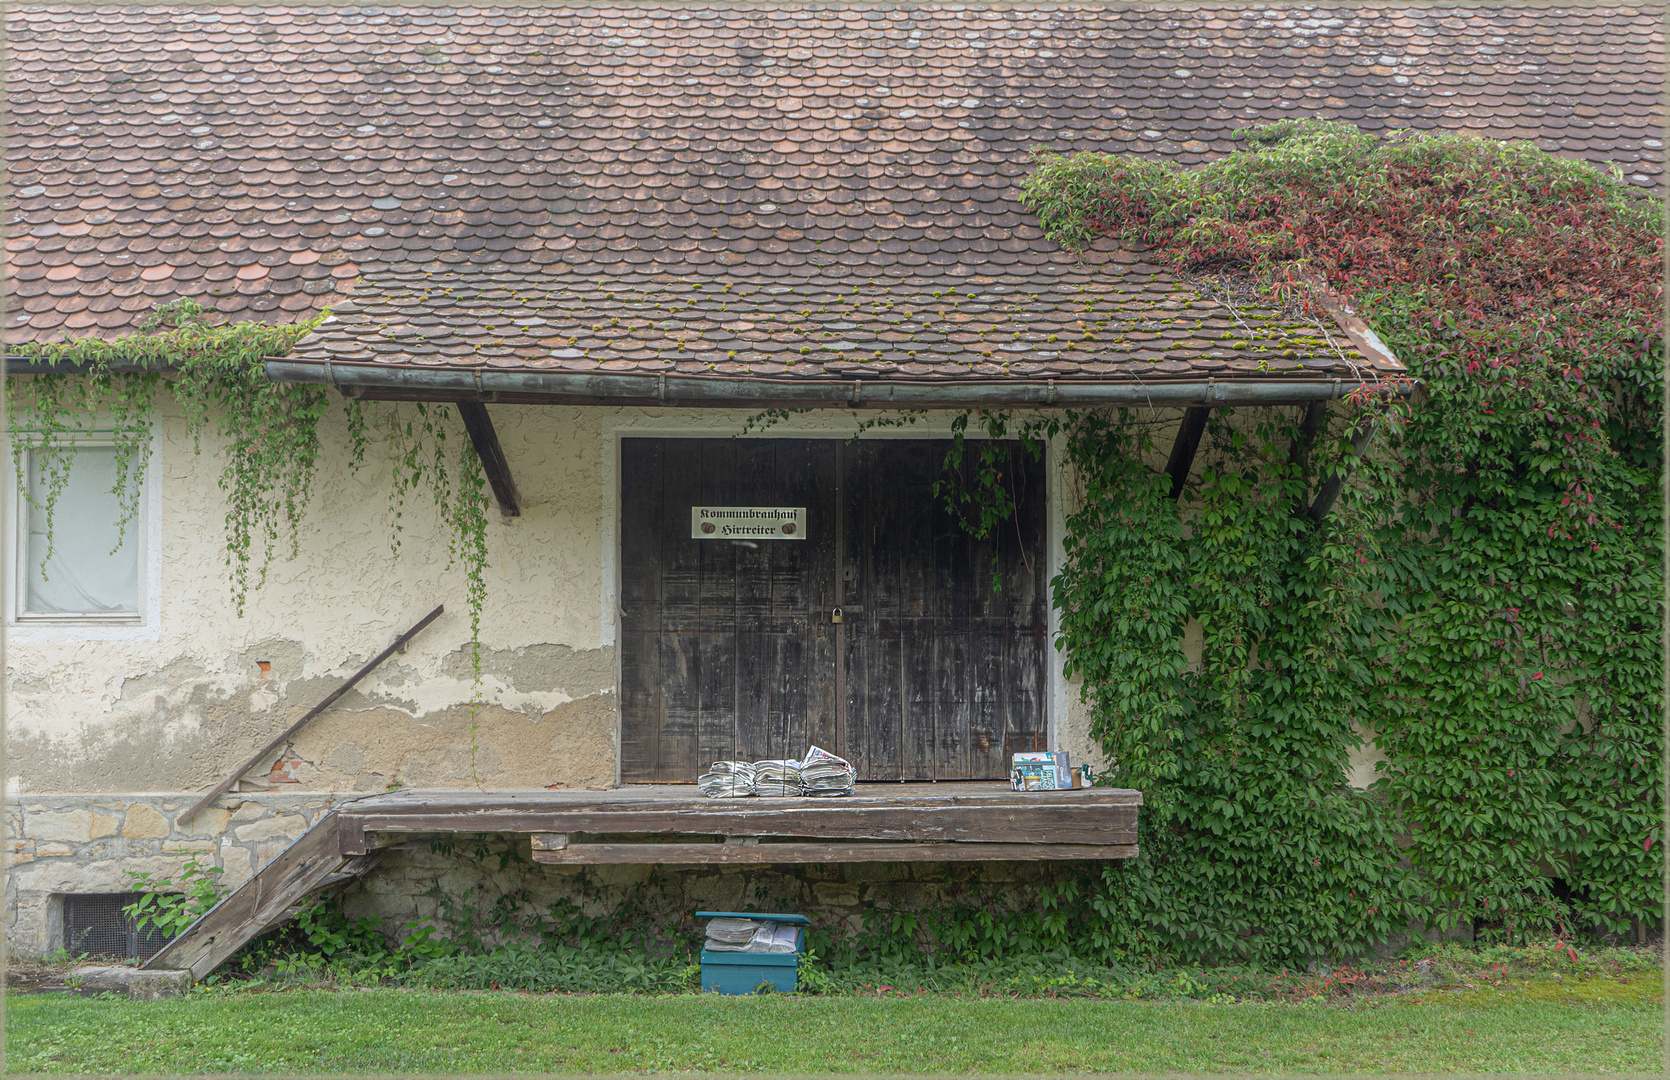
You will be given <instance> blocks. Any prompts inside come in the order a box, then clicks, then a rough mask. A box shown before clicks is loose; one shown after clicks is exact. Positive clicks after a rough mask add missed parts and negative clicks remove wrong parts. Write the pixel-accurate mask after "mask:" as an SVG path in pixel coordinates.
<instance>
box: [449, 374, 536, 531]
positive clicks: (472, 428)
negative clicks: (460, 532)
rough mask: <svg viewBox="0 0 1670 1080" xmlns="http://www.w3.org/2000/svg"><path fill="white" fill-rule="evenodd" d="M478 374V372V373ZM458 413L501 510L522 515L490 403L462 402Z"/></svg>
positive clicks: (517, 515) (501, 511) (511, 515)
mask: <svg viewBox="0 0 1670 1080" xmlns="http://www.w3.org/2000/svg"><path fill="white" fill-rule="evenodd" d="M478 374H479V373H478ZM457 405H458V415H459V416H460V417H462V418H463V420H464V430H465V431H467V432H469V433H470V442H472V443H474V444H475V452H476V456H477V457H479V458H480V459H481V467H482V470H483V471H485V472H486V473H487V483H488V485H489V486H491V487H492V489H493V498H495V499H497V500H498V503H499V513H501V514H503V515H504V516H505V517H520V516H521V513H522V505H521V500H520V497H519V496H518V495H517V492H516V481H514V480H512V479H511V478H510V464H509V463H508V462H507V461H505V457H504V448H503V447H501V446H500V445H499V434H498V432H497V431H494V430H493V421H492V419H491V418H490V417H488V415H487V406H486V405H483V404H482V403H481V402H479V401H460V402H458V403H457Z"/></svg>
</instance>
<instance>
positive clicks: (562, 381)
mask: <svg viewBox="0 0 1670 1080" xmlns="http://www.w3.org/2000/svg"><path fill="white" fill-rule="evenodd" d="M267 377H268V378H269V379H271V380H273V381H274V382H291V383H312V384H315V385H325V386H335V387H337V388H339V389H340V390H341V391H342V392H343V393H344V394H346V395H348V396H349V397H358V398H366V399H380V400H395V401H496V402H505V403H512V404H513V403H527V404H541V403H546V404H575V405H604V404H608V405H651V406H654V405H666V406H679V407H692V406H694V407H716V408H723V407H736V406H756V405H760V404H770V405H778V406H796V407H806V408H831V409H854V408H865V409H935V408H938V409H962V408H969V407H971V406H982V405H1003V406H1010V407H1039V406H1042V407H1049V406H1094V405H1164V406H1173V407H1175V406H1184V405H1207V406H1212V405H1296V404H1301V403H1304V402H1311V401H1334V400H1337V399H1339V398H1343V397H1345V396H1346V395H1347V394H1350V393H1351V392H1352V391H1353V390H1356V389H1358V388H1359V387H1362V386H1367V385H1374V384H1375V382H1376V380H1363V379H1335V378H1329V379H1316V378H1303V377H1294V378H1287V377H1281V376H1277V377H1274V378H1263V379H1258V378H1232V379H1219V378H1207V379H1198V378H1197V379H1190V380H1173V381H1157V382H1139V381H1137V380H1135V379H1125V380H1120V381H1117V382H1116V381H1112V380H1088V379H1078V380H1075V379H1045V380H1039V379H1033V380H1022V379H1019V378H1017V379H997V380H984V381H982V380H973V379H956V380H951V379H945V380H936V381H931V382H930V381H910V380H889V379H885V378H881V379H840V380H837V379H827V378H818V379H811V378H807V379H782V378H768V377H744V376H734V375H683V374H665V375H650V374H637V373H633V374H624V373H618V374H617V373H614V372H575V371H527V370H505V369H491V368H490V369H460V368H414V367H405V366H400V367H396V366H394V365H382V364H342V363H331V362H323V363H320V362H313V361H299V360H283V359H276V360H268V361H267Z"/></svg>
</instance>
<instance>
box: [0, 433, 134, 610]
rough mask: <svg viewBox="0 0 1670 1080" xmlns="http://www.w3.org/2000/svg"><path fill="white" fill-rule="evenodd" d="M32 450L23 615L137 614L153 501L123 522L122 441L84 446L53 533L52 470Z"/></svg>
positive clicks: (22, 539) (21, 512)
mask: <svg viewBox="0 0 1670 1080" xmlns="http://www.w3.org/2000/svg"><path fill="white" fill-rule="evenodd" d="M25 456H26V458H27V460H26V461H25V463H24V464H25V466H26V469H25V476H24V480H25V482H26V483H27V484H28V495H29V497H28V498H24V497H23V493H22V492H19V493H18V496H19V497H18V500H17V516H16V518H15V520H16V521H17V522H18V523H19V525H20V529H19V532H20V535H19V536H18V543H17V549H16V550H17V554H18V559H17V564H18V565H17V582H18V587H17V590H16V596H17V601H18V602H17V618H18V619H19V620H36V619H102V620H124V619H126V620H136V619H138V618H139V617H140V612H141V604H142V601H143V597H142V595H141V590H142V585H143V581H144V574H143V573H142V568H143V567H144V561H143V558H142V552H141V548H142V547H143V546H144V537H145V531H146V530H145V528H144V524H145V522H144V516H145V512H146V507H145V504H144V502H143V501H141V504H140V517H139V518H138V519H135V520H133V521H129V522H128V523H127V526H126V528H125V529H123V528H120V527H119V523H120V522H121V519H122V509H121V506H120V503H119V500H118V499H117V496H116V495H115V493H114V492H113V491H112V488H113V487H114V486H115V483H116V448H115V447H114V446H111V445H109V444H100V443H96V442H84V443H79V444H78V445H77V447H76V452H75V459H74V463H73V465H72V466H71V468H70V474H69V484H68V486H67V487H65V488H64V490H63V491H62V492H61V493H60V494H59V496H58V502H57V505H56V507H55V508H54V510H53V516H52V535H51V537H50V538H49V537H48V535H47V521H46V511H45V509H44V506H45V503H46V484H47V477H45V476H44V475H43V471H42V469H41V463H40V462H39V461H37V460H36V456H35V455H34V454H27V455H25ZM49 539H50V541H51V542H50V543H49V542H48V541H49ZM49 551H50V555H49V554H48V553H49Z"/></svg>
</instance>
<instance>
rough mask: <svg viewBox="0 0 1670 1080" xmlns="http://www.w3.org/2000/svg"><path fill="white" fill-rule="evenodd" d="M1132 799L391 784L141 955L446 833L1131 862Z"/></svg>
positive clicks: (777, 854)
mask: <svg viewBox="0 0 1670 1080" xmlns="http://www.w3.org/2000/svg"><path fill="white" fill-rule="evenodd" d="M1141 807H1142V794H1141V793H1140V792H1136V791H1129V790H1126V789H1123V788H1088V789H1083V790H1078V791H1045V792H1015V791H1010V790H1009V787H1008V785H1007V784H1002V783H993V782H989V781H974V782H962V783H941V784H861V785H859V788H858V791H857V792H856V793H855V794H853V795H849V796H842V797H839V798H822V799H820V798H781V799H771V798H746V799H726V800H716V799H708V798H704V797H703V796H701V795H699V794H697V792H696V790H695V788H694V787H693V786H691V785H689V784H641V785H639V784H634V785H631V786H628V787H624V788H617V789H615V790H612V791H522V792H515V791H512V792H473V791H428V792H423V791H399V792H389V793H387V794H383V795H372V796H369V797H366V798H362V799H356V800H354V801H353V802H348V803H344V804H342V805H340V806H338V807H337V808H336V809H334V810H332V811H331V812H330V813H328V814H326V815H324V816H323V817H321V818H320V819H319V820H318V821H317V822H315V823H314V825H313V827H312V828H311V829H309V830H308V831H307V832H306V833H305V834H303V835H302V837H301V838H300V839H299V840H297V841H296V842H295V843H294V844H291V845H290V847H288V848H287V849H285V850H284V852H283V853H282V854H280V855H279V856H278V858H276V859H274V860H273V861H272V862H270V863H268V864H267V865H266V866H264V867H262V868H261V869H260V871H258V872H257V873H256V874H255V876H253V877H251V878H250V879H249V880H248V881H246V882H245V883H244V884H243V886H242V887H241V888H239V889H238V890H237V891H236V892H234V893H232V894H231V895H230V896H228V897H227V898H226V899H224V900H222V901H221V902H220V903H219V904H217V905H215V907H214V908H213V909H211V910H210V911H209V912H208V913H206V914H205V915H204V916H203V917H202V918H200V919H198V920H197V922H195V923H193V924H192V925H191V926H190V927H188V928H187V929H186V931H185V932H184V933H182V934H181V935H180V936H179V937H177V938H175V939H174V940H173V941H171V942H169V943H168V945H167V946H165V947H164V948H163V949H162V950H161V951H160V952H158V953H157V954H156V955H155V956H153V957H152V958H151V959H150V961H149V962H147V963H146V965H145V966H146V967H148V968H172V969H180V970H188V971H190V972H191V974H192V978H193V979H194V980H195V979H201V978H203V977H204V976H206V975H208V974H209V972H211V971H213V970H214V969H215V968H216V967H218V966H220V965H221V964H222V963H224V962H225V961H226V960H227V959H228V958H229V957H230V956H231V955H232V954H233V953H235V952H237V951H238V949H239V948H240V947H242V946H243V944H244V943H245V942H247V941H249V940H251V939H252V938H254V937H255V936H256V935H258V934H261V933H263V932H265V931H267V930H269V929H272V928H273V927H276V926H278V925H279V924H280V923H282V922H284V920H286V919H288V918H290V917H291V916H292V915H294V914H295V913H296V912H297V911H299V910H300V909H301V908H302V907H303V906H304V905H306V904H307V903H308V902H309V900H311V899H312V898H313V897H314V896H316V895H317V894H318V893H320V892H321V891H323V890H325V889H328V888H330V887H332V886H335V885H339V884H342V883H343V882H346V881H348V880H350V879H352V878H354V877H356V876H358V875H360V874H363V873H365V872H366V871H367V870H368V869H370V868H371V866H372V864H373V862H374V861H375V860H376V858H377V856H378V854H379V852H380V851H382V850H384V849H387V848H388V847H390V846H392V845H394V844H398V843H402V842H406V841H414V840H420V839H421V838H425V837H437V836H447V835H453V834H458V833H468V834H473V835H487V834H495V835H501V836H522V837H526V838H527V840H528V847H529V851H528V854H529V856H530V857H531V859H532V861H534V862H537V863H545V864H557V865H569V866H572V865H577V864H578V865H587V864H593V865H595V864H602V863H633V864H660V865H672V866H697V865H704V864H714V863H731V864H735V863H752V864H772V863H775V864H779V865H782V864H806V863H857V862H997V861H1014V860H1024V861H1036V860H1052V859H1082V860H1106V859H1129V858H1134V857H1135V856H1136V854H1137V815H1138V813H1139V811H1140V809H1141Z"/></svg>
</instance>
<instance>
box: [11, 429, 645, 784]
mask: <svg viewBox="0 0 1670 1080" xmlns="http://www.w3.org/2000/svg"><path fill="white" fill-rule="evenodd" d="M601 411H605V410H596V409H591V410H587V409H577V408H552V407H530V406H494V407H493V410H492V412H493V419H494V423H495V425H496V426H497V427H498V429H499V434H500V440H501V443H502V444H503V445H504V447H505V452H506V454H507V456H508V458H509V460H510V463H511V468H512V470H513V472H514V474H515V476H516V479H517V485H518V487H519V489H520V490H521V492H522V494H523V496H524V511H523V514H522V516H521V517H520V518H517V519H499V518H497V517H494V518H493V519H492V520H490V521H489V523H488V550H489V552H490V553H491V557H492V560H493V561H492V563H491V565H490V566H489V568H488V597H487V604H486V607H485V610H484V611H483V612H482V624H481V640H482V644H483V664H484V671H483V676H484V677H483V679H482V681H481V685H480V687H479V691H480V697H479V700H480V701H481V702H483V703H484V705H485V707H484V708H483V709H482V710H481V712H480V716H479V729H480V737H479V743H480V745H479V749H478V752H477V754H476V763H475V770H474V771H475V773H476V776H472V775H471V769H470V763H469V757H470V754H469V746H470V736H469V723H468V721H467V719H466V717H467V713H468V705H469V703H470V702H471V701H472V699H475V698H476V694H477V690H478V688H477V686H476V685H475V680H474V678H473V675H472V673H471V672H470V670H469V664H468V647H467V644H466V642H467V639H468V637H469V615H468V604H467V601H466V597H465V588H466V582H465V579H464V575H463V572H462V569H461V568H460V567H459V566H457V565H456V564H455V563H453V561H452V560H451V559H450V558H449V557H448V553H447V543H446V535H447V534H446V532H445V530H444V528H443V527H442V526H441V524H440V522H439V521H438V520H437V519H436V515H435V513H434V510H433V507H432V506H431V505H429V504H428V503H427V502H426V501H425V500H422V499H415V500H412V501H410V502H409V503H408V504H407V506H406V507H405V509H404V513H403V517H402V518H401V520H402V522H403V524H404V530H403V533H402V535H401V546H400V551H399V553H398V555H395V554H394V553H393V552H391V545H390V516H389V509H388V491H387V483H388V480H387V478H388V475H389V470H390V467H391V463H390V462H389V461H388V460H387V459H386V458H383V459H379V458H378V456H377V455H376V454H375V453H373V454H371V455H369V456H368V458H367V460H366V462H365V464H364V467H362V468H361V469H359V470H358V471H355V470H353V469H352V468H350V467H349V464H348V462H347V460H346V455H345V454H342V453H340V452H338V451H340V448H341V447H343V446H345V445H346V443H347V439H346V434H345V431H344V430H342V428H343V424H342V420H341V417H340V416H339V415H338V414H336V413H332V414H330V415H329V417H328V418H327V420H326V421H325V422H324V423H323V424H322V428H321V439H322V442H323V444H324V446H325V448H326V450H325V455H324V458H323V460H322V463H321V466H320V471H319V474H318V477H317V479H316V481H315V485H314V491H315V493H316V494H315V497H314V500H313V502H312V504H311V505H310V506H309V507H308V508H307V515H306V518H305V519H304V521H303V525H302V529H301V535H300V552H299V555H298V557H297V558H296V559H294V560H290V561H284V560H282V559H281V560H280V561H278V562H275V563H274V564H273V565H272V567H271V568H270V570H269V573H268V580H267V583H266V585H265V586H264V587H263V588H260V589H252V591H251V592H250V594H249V607H248V610H247V611H246V613H245V615H244V616H243V617H241V618H240V617H239V616H238V615H237V613H236V612H235V611H234V609H233V606H232V602H231V597H230V589H229V586H228V583H227V571H226V568H225V564H224V546H223V537H222V535H221V527H220V523H221V522H222V521H223V520H224V518H225V496H224V494H223V493H222V492H221V491H220V490H219V489H218V486H217V483H216V477H217V476H218V473H219V469H220V458H219V448H218V446H217V445H215V442H216V440H215V439H214V438H213V437H212V436H207V435H206V436H205V439H204V443H203V453H202V454H201V455H200V456H198V455H194V454H193V452H192V441H191V437H190V435H189V433H188V432H187V430H186V427H185V424H184V422H183V420H182V418H181V417H180V415H179V413H178V410H177V408H176V407H175V406H174V405H173V404H172V402H169V401H167V400H166V399H165V400H164V403H163V404H162V405H161V408H160V409H159V418H158V424H157V431H158V449H157V454H156V456H155V457H154V458H153V470H154V471H153V472H152V480H154V481H156V482H158V483H159V484H160V486H161V495H160V500H159V505H160V507H161V515H160V516H161V519H162V520H161V525H160V536H161V545H162V550H163V580H162V585H161V588H160V591H159V602H160V605H161V626H162V631H161V637H160V640H156V641H129V640H123V641H99V642H93V641H77V640H57V639H55V640H52V641H26V642H24V641H20V642H16V643H14V645H13V647H12V648H11V649H10V650H9V651H8V655H7V658H6V659H7V671H6V675H7V688H6V693H7V705H8V718H9V723H8V730H7V733H6V734H7V739H8V748H9V751H10V768H9V770H8V776H7V789H8V791H9V792H11V793H13V794H17V793H23V792H43V791H59V792H76V791H81V792H95V793H96V792H111V793H114V792H136V791H156V790H165V789H172V790H193V789H198V790H200V789H202V788H204V787H207V786H208V785H210V784H212V783H214V782H215V781H216V780H218V779H220V778H221V777H222V776H223V775H225V773H227V772H229V771H230V770H231V769H232V768H234V767H235V766H236V765H237V764H239V763H241V762H242V761H243V760H244V759H245V758H247V757H248V756H249V755H250V753H252V752H253V750H254V749H255V748H257V747H259V746H260V745H262V744H263V743H264V742H266V741H267V740H268V739H270V738H271V737H272V736H273V735H274V734H276V733H277V732H279V731H281V730H282V729H283V728H284V727H285V726H286V725H288V724H289V723H292V722H293V721H295V720H296V719H299V718H300V716H301V715H302V714H303V713H304V712H305V710H306V709H308V708H309V707H311V706H312V705H313V704H314V703H315V702H317V701H318V700H319V699H320V698H322V697H323V696H324V695H325V694H327V693H328V692H330V691H331V690H333V689H335V688H336V687H337V686H339V685H340V684H341V681H342V679H344V678H345V677H347V676H348V675H349V674H351V673H352V672H353V671H355V670H356V669H357V668H358V667H359V666H360V665H361V664H363V663H364V662H365V660H366V659H368V658H369V657H371V656H373V655H375V653H376V652H378V651H380V650H381V649H382V647H383V646H384V645H385V644H386V643H387V642H388V641H389V640H391V639H392V638H393V637H394V636H395V635H396V634H397V633H399V632H401V631H403V630H405V629H406V628H407V627H408V626H410V625H411V623H412V622H414V621H415V620H416V619H417V618H418V617H419V616H421V615H422V614H423V613H424V612H426V611H428V610H429V609H430V608H431V607H433V606H434V605H435V604H436V603H444V604H445V605H446V612H445V614H443V615H442V616H441V618H440V619H438V620H436V622H435V623H434V624H432V625H431V626H429V627H428V628H426V629H425V630H424V631H423V632H422V633H421V634H420V635H418V637H417V638H416V639H414V640H413V642H412V643H411V645H410V646H409V647H408V649H407V650H406V651H405V652H403V653H400V654H397V655H396V656H393V657H391V658H390V659H389V661H387V662H386V663H385V664H384V665H383V666H382V667H381V668H380V669H379V670H377V671H376V672H373V673H372V674H371V675H370V676H368V677H367V678H366V679H365V680H364V681H362V682H361V683H360V684H359V685H358V686H357V687H356V688H355V689H354V690H353V691H351V692H350V693H348V694H347V695H345V696H344V697H343V699H342V700H341V701H340V702H339V703H338V704H337V705H336V706H334V707H333V708H332V709H331V710H330V712H329V713H327V714H326V715H324V716H321V717H319V718H318V719H316V720H315V721H314V722H312V723H311V724H309V726H308V727H307V728H306V729H304V730H303V731H302V732H301V733H300V734H299V735H298V736H297V737H296V738H295V739H294V740H293V742H292V745H291V746H290V747H287V748H286V749H285V750H284V751H282V755H283V756H284V758H285V760H286V762H287V763H288V764H287V769H288V770H289V771H291V772H293V773H294V774H295V778H296V780H297V781H298V783H296V784H287V783H284V784H280V785H279V786H280V787H282V788H285V789H288V790H292V791H294V790H324V791H330V790H340V791H347V790H356V791H364V790H381V789H382V788H384V787H386V786H387V785H389V784H390V783H392V782H394V781H395V780H400V781H401V782H403V783H408V784H419V783H421V784H426V785H429V786H467V787H473V786H475V784H476V782H477V778H478V777H479V778H480V779H482V780H483V781H484V782H485V781H486V780H487V775H486V774H488V773H491V774H494V775H496V776H497V777H498V779H497V780H494V781H492V782H497V783H503V784H512V783H514V784H520V785H524V786H540V787H543V786H547V785H550V784H565V785H569V786H581V787H585V786H594V785H595V786H601V785H603V784H607V783H611V782H612V781H613V777H614V744H615V723H616V721H615V700H616V699H615V695H614V682H615V674H614V673H615V656H614V651H613V649H601V650H600V649H597V648H592V647H586V646H594V645H595V644H596V643H597V641H598V639H599V619H598V613H597V611H596V607H595V604H593V603H591V602H590V599H591V598H592V597H595V596H596V595H597V593H598V590H599V589H600V588H601V585H600V575H601V573H602V568H601V566H600V560H599V558H598V551H599V550H600V546H601V543H602V530H601V523H600V515H601V501H600V498H599V494H598V489H599V486H600V483H601V472H600V469H601V461H600V454H599V447H600V445H601V439H602V436H601V429H600V426H599V425H600V423H601V417H600V416H599V413H600V412H601ZM578 599H583V600H585V601H586V602H585V603H576V600H578ZM262 662H264V663H265V666H266V671H265V672H263V670H262V667H261V663H262ZM263 676H264V677H263ZM522 756H525V757H526V758H527V760H526V761H521V760H519V758H520V757H522ZM278 757H280V752H277V751H275V752H274V754H273V755H272V758H273V759H276V758H278ZM272 764H273V762H272V760H268V761H266V762H263V763H260V764H258V765H257V767H256V768H255V769H254V770H252V774H251V775H252V780H254V782H255V783H257V784H260V783H265V782H267V779H269V778H264V777H263V774H265V773H266V772H267V771H268V770H270V769H271V766H272Z"/></svg>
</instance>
